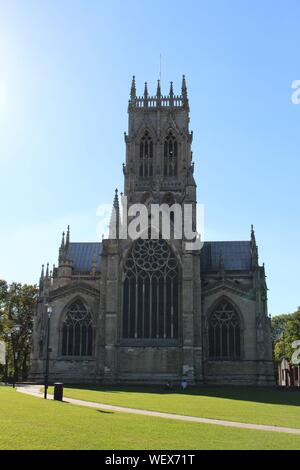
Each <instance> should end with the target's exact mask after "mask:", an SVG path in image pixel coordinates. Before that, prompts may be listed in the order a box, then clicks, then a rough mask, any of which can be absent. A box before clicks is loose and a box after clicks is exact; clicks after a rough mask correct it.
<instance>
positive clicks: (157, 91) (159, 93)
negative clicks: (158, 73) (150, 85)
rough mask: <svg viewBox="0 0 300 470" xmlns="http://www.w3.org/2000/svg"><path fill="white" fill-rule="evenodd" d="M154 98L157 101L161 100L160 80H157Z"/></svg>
mask: <svg viewBox="0 0 300 470" xmlns="http://www.w3.org/2000/svg"><path fill="white" fill-rule="evenodd" d="M156 96H157V98H158V99H160V98H161V87H160V80H157V90H156Z"/></svg>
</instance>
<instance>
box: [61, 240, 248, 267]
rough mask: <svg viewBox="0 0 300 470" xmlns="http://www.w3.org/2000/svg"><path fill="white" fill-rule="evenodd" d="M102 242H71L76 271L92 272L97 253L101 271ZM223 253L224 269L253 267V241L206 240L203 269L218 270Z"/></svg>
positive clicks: (71, 254)
mask: <svg viewBox="0 0 300 470" xmlns="http://www.w3.org/2000/svg"><path fill="white" fill-rule="evenodd" d="M101 254H102V243H86V242H81V243H73V242H72V243H70V244H69V246H68V251H67V259H68V260H70V261H72V262H73V267H74V270H75V271H77V272H78V271H80V272H90V271H91V269H92V264H93V257H94V255H96V265H97V272H100V271H101ZM221 254H222V257H223V262H224V269H226V270H229V271H230V270H249V269H251V242H250V241H237V242H235V241H229V242H209V241H208V242H204V246H203V248H202V250H201V255H200V257H201V271H202V272H209V271H218V270H219V269H220V256H221Z"/></svg>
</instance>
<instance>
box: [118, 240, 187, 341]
mask: <svg viewBox="0 0 300 470" xmlns="http://www.w3.org/2000/svg"><path fill="white" fill-rule="evenodd" d="M178 296H179V285H178V263H177V260H176V258H175V256H174V254H173V253H172V251H171V249H170V247H169V245H168V244H167V242H166V241H165V240H163V239H159V240H141V239H139V240H137V241H136V242H135V243H134V245H133V248H132V250H131V253H130V254H129V256H128V258H127V261H126V265H125V278H124V284H123V338H125V339H177V338H178V303H179V302H178Z"/></svg>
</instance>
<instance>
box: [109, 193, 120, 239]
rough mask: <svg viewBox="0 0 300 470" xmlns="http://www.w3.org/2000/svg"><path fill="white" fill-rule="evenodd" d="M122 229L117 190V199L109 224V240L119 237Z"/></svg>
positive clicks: (115, 198) (115, 199)
mask: <svg viewBox="0 0 300 470" xmlns="http://www.w3.org/2000/svg"><path fill="white" fill-rule="evenodd" d="M119 229H120V206H119V196H118V190H117V189H116V190H115V197H114V202H113V207H112V212H111V218H110V224H109V238H112V239H115V238H118V236H119Z"/></svg>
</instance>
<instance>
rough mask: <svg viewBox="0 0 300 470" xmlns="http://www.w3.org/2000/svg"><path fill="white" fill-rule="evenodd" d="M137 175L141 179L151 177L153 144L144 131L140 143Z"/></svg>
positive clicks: (147, 133)
mask: <svg viewBox="0 0 300 470" xmlns="http://www.w3.org/2000/svg"><path fill="white" fill-rule="evenodd" d="M139 165H140V166H139V175H140V177H141V178H148V177H149V176H153V142H152V139H151V137H150V135H149V132H148V131H145V134H144V135H143V137H142V139H141V143H140V163H139Z"/></svg>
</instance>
